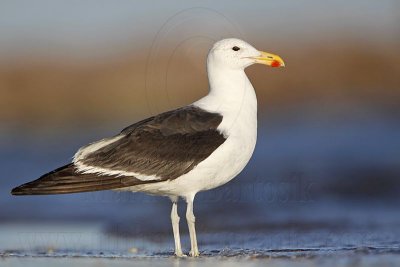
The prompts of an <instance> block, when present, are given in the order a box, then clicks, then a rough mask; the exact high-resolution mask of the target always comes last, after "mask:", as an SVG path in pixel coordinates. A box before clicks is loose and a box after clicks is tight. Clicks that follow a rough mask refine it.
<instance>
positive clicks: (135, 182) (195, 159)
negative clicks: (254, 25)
mask: <svg viewBox="0 0 400 267" xmlns="http://www.w3.org/2000/svg"><path fill="white" fill-rule="evenodd" d="M254 63H260V64H264V65H268V66H271V67H283V66H284V62H283V60H282V59H281V58H280V57H279V56H277V55H273V54H270V53H266V52H262V51H258V50H257V49H255V48H254V47H252V46H251V45H249V44H248V43H246V42H244V41H242V40H239V39H234V38H231V39H224V40H221V41H218V42H217V43H215V44H214V46H213V47H212V48H211V50H210V52H209V53H208V57H207V73H208V79H209V85H210V90H209V93H208V95H206V96H205V97H203V98H201V99H200V100H198V101H196V102H194V103H193V104H191V105H188V106H186V107H182V108H179V109H176V110H172V111H167V112H165V113H161V114H159V115H156V116H154V117H151V118H148V119H145V120H142V121H139V122H137V123H135V124H133V125H131V126H129V127H127V128H125V129H123V130H122V131H121V132H120V133H119V134H117V135H116V136H114V137H111V138H105V139H102V140H100V141H97V142H94V143H91V144H89V145H87V146H84V147H82V148H80V149H79V150H78V152H77V153H76V154H75V156H74V158H73V161H72V163H70V164H68V165H65V166H63V167H60V168H58V169H56V170H54V171H52V172H49V173H47V174H44V175H43V176H41V177H40V178H39V179H37V180H34V181H32V182H29V183H26V184H23V185H21V186H18V187H16V188H14V189H13V190H12V192H11V193H12V194H13V195H46V194H67V193H78V192H89V191H97V190H108V189H114V190H123V191H133V192H145V193H149V194H154V195H163V196H168V197H169V198H170V199H171V201H172V210H171V221H172V229H173V233H174V239H175V254H176V255H177V256H179V257H181V256H184V254H183V253H182V248H181V242H180V236H179V216H178V212H177V208H178V206H177V205H178V199H179V197H182V198H183V199H185V200H186V203H187V209H186V219H187V223H188V227H189V235H190V243H191V250H190V255H191V256H199V250H198V247H197V239H196V231H195V217H194V214H193V200H194V197H195V195H196V194H197V193H198V192H200V191H204V190H209V189H212V188H215V187H218V186H221V185H223V184H225V183H227V182H228V181H230V180H231V179H233V178H234V177H235V176H236V175H238V174H239V173H240V172H241V171H242V169H243V168H244V167H245V166H246V164H247V162H248V161H249V160H250V157H251V155H252V154H253V150H254V147H255V145H256V139H257V98H256V94H255V92H254V88H253V86H252V85H251V83H250V81H249V79H248V78H247V76H246V73H245V72H244V69H245V68H246V67H248V66H250V65H252V64H254Z"/></svg>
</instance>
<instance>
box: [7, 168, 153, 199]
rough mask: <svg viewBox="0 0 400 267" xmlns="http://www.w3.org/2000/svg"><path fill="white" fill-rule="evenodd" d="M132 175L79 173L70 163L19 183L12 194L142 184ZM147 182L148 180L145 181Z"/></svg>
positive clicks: (65, 191) (67, 191)
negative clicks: (34, 178)
mask: <svg viewBox="0 0 400 267" xmlns="http://www.w3.org/2000/svg"><path fill="white" fill-rule="evenodd" d="M143 183H144V182H143V181H140V180H138V179H136V178H134V177H117V176H98V175H96V174H80V173H77V172H76V169H75V166H74V165H73V164H72V163H71V164H68V165H65V166H63V167H60V168H58V169H56V170H54V171H51V172H49V173H46V174H44V175H42V176H41V177H40V178H39V179H37V180H34V181H32V182H29V183H26V184H23V185H20V186H18V187H16V188H14V189H13V190H12V191H11V194H13V195H49V194H69V193H78V192H90V191H99V190H107V189H117V188H122V187H128V186H133V185H138V184H143ZM147 183H148V182H147Z"/></svg>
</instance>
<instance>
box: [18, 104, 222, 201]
mask: <svg viewBox="0 0 400 267" xmlns="http://www.w3.org/2000/svg"><path fill="white" fill-rule="evenodd" d="M221 121H222V116H221V115H220V114H217V113H210V112H207V111H205V110H202V109H200V108H197V107H194V106H190V107H186V108H181V109H177V110H173V111H169V112H165V113H162V114H160V115H157V116H154V117H151V118H148V119H145V120H142V121H140V122H138V123H135V124H133V125H131V126H129V127H127V128H125V129H124V130H122V132H121V133H120V135H119V136H121V138H120V139H118V140H117V141H115V142H113V143H111V144H109V145H107V146H104V147H101V148H100V149H98V150H96V151H94V152H91V153H89V154H87V155H86V156H85V157H84V158H83V159H81V160H80V161H81V163H83V164H85V165H87V166H90V167H97V168H102V169H108V170H112V171H123V172H135V173H139V174H143V175H149V176H151V175H154V176H157V177H158V178H160V179H158V180H140V179H138V178H136V177H134V176H123V175H104V174H98V173H82V172H79V171H77V166H76V165H74V164H69V165H66V166H63V167H61V168H58V169H56V170H54V171H52V172H50V173H47V174H45V175H43V176H41V177H40V178H39V179H37V180H35V181H32V182H29V183H26V184H23V185H21V186H18V187H16V188H14V189H13V190H12V192H11V193H12V194H13V195H43V194H66V193H77V192H88V191H98V190H107V189H117V188H123V187H129V186H134V185H139V184H145V183H154V182H160V181H164V180H167V179H175V178H177V177H179V176H181V175H183V174H185V173H187V172H189V171H190V170H192V169H193V168H194V167H195V166H196V165H197V164H199V163H200V162H201V161H202V160H204V159H205V158H207V157H208V156H209V155H210V154H211V153H212V152H214V151H215V150H216V149H217V148H218V147H219V146H220V145H221V144H222V143H224V141H225V137H224V136H223V135H222V134H221V133H220V132H219V131H218V130H217V127H218V125H219V124H220V123H221Z"/></svg>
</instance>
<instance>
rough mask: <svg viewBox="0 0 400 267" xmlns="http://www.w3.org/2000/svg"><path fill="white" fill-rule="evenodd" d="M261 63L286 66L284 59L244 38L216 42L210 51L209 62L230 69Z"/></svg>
mask: <svg viewBox="0 0 400 267" xmlns="http://www.w3.org/2000/svg"><path fill="white" fill-rule="evenodd" d="M254 63H260V64H264V65H268V66H271V67H284V66H285V63H284V62H283V60H282V59H281V58H280V57H279V56H277V55H274V54H270V53H266V52H263V51H258V50H257V49H255V48H254V47H253V46H251V45H249V44H248V43H246V42H245V41H243V40H240V39H236V38H229V39H223V40H221V41H218V42H216V43H215V44H214V46H213V47H212V48H211V50H210V52H209V53H208V57H207V64H208V65H210V64H211V65H213V66H218V67H221V68H228V69H241V70H243V69H245V68H246V67H248V66H250V65H252V64H254Z"/></svg>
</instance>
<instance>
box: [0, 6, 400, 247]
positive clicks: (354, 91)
mask: <svg viewBox="0 0 400 267" xmlns="http://www.w3.org/2000/svg"><path fill="white" fill-rule="evenodd" d="M227 37H237V38H241V39H244V40H246V41H247V42H249V43H250V44H252V45H254V46H255V47H256V48H258V49H260V50H264V51H268V52H272V53H276V54H279V55H280V56H282V58H283V59H284V60H285V63H286V66H287V67H286V68H285V69H271V68H266V67H263V66H252V67H249V68H248V69H247V70H246V72H247V74H248V76H249V78H250V80H251V81H252V83H253V85H254V87H255V88H256V93H257V97H258V103H259V131H258V144H257V148H256V151H255V153H254V156H253V158H252V160H251V161H250V163H249V165H248V166H247V167H246V169H245V170H244V171H243V172H242V173H241V174H240V175H239V176H238V177H237V178H236V179H235V180H233V181H232V182H230V183H228V184H227V185H225V186H224V187H221V188H218V189H215V190H212V191H210V192H205V193H200V194H198V196H197V201H196V205H195V209H196V215H197V223H198V232H199V242H200V245H201V246H202V248H203V249H209V250H210V251H211V250H212V249H215V248H222V247H238V248H243V247H244V248H257V249H272V248H277V247H282V248H288V247H289V248H299V247H300V248H309V247H327V246H328V247H329V246H331V247H336V248H343V247H347V246H350V247H360V246H361V247H362V246H377V247H379V246H389V247H390V246H394V245H395V246H397V245H399V242H398V240H399V237H400V234H399V230H398V229H400V228H399V227H398V226H400V214H399V212H398V205H399V204H400V201H399V200H400V199H399V194H400V175H399V174H400V124H399V115H400V105H399V100H400V54H399V47H400V2H399V1H396V0H381V1H372V0H353V1H344V0H336V1H333V0H328V1H316V0H314V1H313V0H281V1H225V0H224V1H218V2H216V1H201V3H198V2H196V1H169V2H168V3H167V2H165V1H151V2H149V1H141V2H136V1H118V2H110V1H44V0H40V1H35V2H29V1H7V0H6V1H1V3H0V169H1V177H0V178H1V179H0V211H1V212H0V232H1V233H2V235H1V236H2V237H4V239H3V242H1V241H0V249H3V250H12V249H21V247H22V248H24V249H29V248H33V249H36V248H42V247H45V248H46V247H54V246H57V245H58V246H59V247H57V248H61V249H73V248H71V243H73V242H72V241H71V240H72V239H74V236H73V235H72V236H71V235H68V234H66V235H67V236H69V237H70V238H71V239H70V240H69V239H68V238H67V239H65V236H64V239H63V241H60V238H59V236H58V235H56V237H55V236H54V235H51V233H60V232H63V231H64V233H65V231H66V232H68V231H69V232H68V233H77V232H78V233H81V234H83V235H84V234H85V233H86V234H87V233H88V232H91V231H92V232H95V233H97V232H96V231H99V233H102V234H105V235H106V236H107V237H109V238H112V239H113V240H114V239H116V240H126V239H124V238H131V239H129V242H127V243H129V245H127V246H128V247H129V246H132V244H133V243H135V242H136V243H135V244H137V240H139V239H140V240H142V241H141V243H140V244H141V245H138V246H139V247H140V249H141V251H146V246H150V248H151V249H149V250H153V251H154V250H160V251H163V250H166V251H172V231H171V230H170V221H169V213H170V202H169V200H167V199H164V198H161V197H148V196H145V195H142V194H140V193H138V194H131V193H118V192H97V193H87V194H73V195H61V196H39V197H38V196H32V197H29V196H28V197H13V196H11V195H10V193H9V192H10V190H11V188H13V187H15V186H17V185H19V184H21V183H24V182H27V181H30V180H33V179H36V178H38V177H39V176H40V175H41V174H43V173H45V172H48V171H50V170H52V169H54V168H56V167H58V166H60V165H63V164H66V163H68V162H69V161H70V160H71V157H72V156H73V154H74V153H75V151H76V150H77V149H78V148H79V147H80V146H82V145H85V144H87V143H88V142H92V141H95V140H98V139H100V138H103V137H106V136H111V135H114V134H116V133H118V131H119V130H121V129H123V128H124V127H126V126H128V125H130V124H132V123H134V122H135V121H138V120H140V119H143V118H145V117H148V116H151V115H154V114H157V113H159V112H162V111H166V110H169V109H174V108H177V107H179V106H183V105H186V104H189V103H191V102H192V101H194V100H196V99H198V98H199V97H201V96H203V95H205V94H206V93H207V90H208V81H207V76H206V70H205V59H206V55H207V52H208V50H209V49H210V47H211V46H212V44H213V43H214V42H215V41H217V40H219V39H222V38H227ZM182 204H183V203H182ZM180 208H182V210H181V212H183V208H184V205H181V207H180ZM183 217H184V216H183ZM183 217H182V218H183ZM155 218H156V219H155ZM182 222H184V220H182ZM76 225H78V226H76ZM94 226H96V227H94ZM38 227H39V228H38ZM43 227H45V228H43ZM74 227H77V228H74ZM85 227H86V228H85ZM38 229H41V230H38ZM43 229H45V230H43ZM49 229H53V230H49ZM54 229H56V230H54ZM66 229H67V230H66ZM95 229H98V230H95ZM181 231H182V232H183V234H184V240H186V241H187V235H186V232H187V228H186V226H185V224H182V229H181ZM222 232H223V233H224V235H223V238H222V237H221V235H219V234H218V233H222ZM16 233H19V234H18V235H16ZM21 233H22V234H21ZM24 233H25V234H24ZM35 233H41V235H40V236H41V238H39V237H38V236H36V235H35ZM44 233H47V234H48V235H47V236H46V235H45V234H44ZM49 233H50V234H49ZM229 233H230V235H228V234H229ZM282 233H283V234H284V235H282ZM316 233H317V234H316ZM15 236H18V238H17V239H15ZM84 236H85V235H84ZM95 236H98V235H97V234H95ZM5 237H9V239H7V242H4V241H5V240H6V238H5ZM52 238H53V239H54V238H55V239H56V241H54V240H52ZM80 238H81V237H80ZM10 240H14V241H10ZM26 240H29V242H28V243H29V246H30V247H29V248H27V247H24V245H26V243H25V241H26ZM49 240H50V241H49ZM51 240H52V241H51ZM82 240H83V238H81V239H80V241H79V243H80V245H82V242H83V241H82ZM85 240H86V241H85V242H86V243H85V242H83V243H84V244H85V245H82V246H84V247H85V248H87V249H89V250H90V249H91V248H92V249H93V247H94V246H98V244H99V242H98V241H95V240H97V239H95V238H92V236H87V235H86V239H85ZM107 240H109V239H107ZM132 240H134V241H132ZM135 240H136V241H135ZM60 242H61V243H60ZM163 242H165V245H162V244H164V243H163ZM54 243H57V244H56V245H55V244H54ZM100 243H101V242H100ZM110 244H111V243H110V242H103V243H102V245H103V247H102V248H101V249H103V250H107V249H108V250H119V249H122V250H125V247H123V246H124V245H123V246H122V248H121V247H119V245H118V244H125V243H112V245H110ZM75 245H76V244H75ZM75 248H76V247H75Z"/></svg>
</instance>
